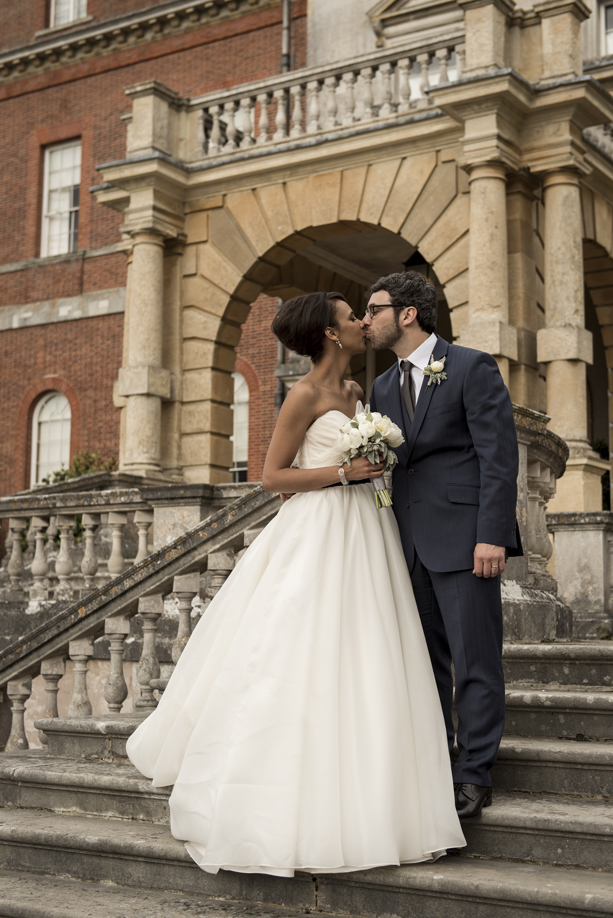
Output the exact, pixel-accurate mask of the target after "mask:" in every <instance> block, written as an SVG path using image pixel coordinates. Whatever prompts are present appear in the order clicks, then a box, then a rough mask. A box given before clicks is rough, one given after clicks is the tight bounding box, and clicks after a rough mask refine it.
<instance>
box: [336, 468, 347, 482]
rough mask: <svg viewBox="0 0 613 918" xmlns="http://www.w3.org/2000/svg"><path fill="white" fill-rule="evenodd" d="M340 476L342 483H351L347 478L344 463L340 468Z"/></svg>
mask: <svg viewBox="0 0 613 918" xmlns="http://www.w3.org/2000/svg"><path fill="white" fill-rule="evenodd" d="M338 477H339V478H340V480H341V484H342V485H348V484H349V482H348V481H347V479H346V478H345V469H344V468H343V466H342V465H341V466H340V468H339V470H338Z"/></svg>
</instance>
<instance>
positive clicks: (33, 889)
mask: <svg viewBox="0 0 613 918" xmlns="http://www.w3.org/2000/svg"><path fill="white" fill-rule="evenodd" d="M305 914H306V911H305V910H304V909H301V910H296V909H287V908H279V907H275V906H266V907H264V906H262V905H259V904H254V903H250V902H247V901H245V900H240V901H233V900H229V899H226V900H220V899H211V898H208V897H204V896H202V895H194V894H189V893H185V892H165V891H163V890H157V889H135V888H130V887H127V886H111V885H109V884H108V883H92V882H88V881H87V880H70V879H67V878H66V877H45V876H38V875H37V874H32V873H23V872H22V871H12V870H0V915H2V918H120V916H121V918H124V916H126V918H127V916H129V918H175V916H184V918H190V916H191V918H302V916H304V915H305Z"/></svg>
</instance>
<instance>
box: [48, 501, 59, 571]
mask: <svg viewBox="0 0 613 918" xmlns="http://www.w3.org/2000/svg"><path fill="white" fill-rule="evenodd" d="M58 532H59V529H58V528H57V516H51V517H49V525H48V527H47V577H48V578H49V584H50V586H51V588H52V589H55V587H56V586H57V582H58V579H57V574H56V572H55V564H56V561H57V556H58V547H57V545H56V544H55V540H56V537H57V534H58Z"/></svg>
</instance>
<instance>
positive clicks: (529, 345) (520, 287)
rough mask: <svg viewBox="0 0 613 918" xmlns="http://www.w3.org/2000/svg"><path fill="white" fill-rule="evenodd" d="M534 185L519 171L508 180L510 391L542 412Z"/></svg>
mask: <svg viewBox="0 0 613 918" xmlns="http://www.w3.org/2000/svg"><path fill="white" fill-rule="evenodd" d="M533 187H534V183H533V180H531V179H530V178H528V176H524V175H520V174H515V175H512V176H510V177H509V180H508V182H507V237H508V259H507V265H508V274H509V322H510V324H511V325H512V326H513V327H514V328H516V329H517V363H514V364H511V366H510V367H509V390H510V392H511V401H512V402H513V403H514V404H516V405H524V406H525V407H526V408H532V409H533V410H534V411H542V410H544V409H545V393H544V391H543V389H544V385H543V381H542V380H541V379H539V375H538V364H537V361H536V332H537V328H538V318H537V306H536V264H535V253H534V226H533V216H532V215H533V204H534V194H533Z"/></svg>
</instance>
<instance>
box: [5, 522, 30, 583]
mask: <svg viewBox="0 0 613 918" xmlns="http://www.w3.org/2000/svg"><path fill="white" fill-rule="evenodd" d="M27 525H28V523H27V520H21V519H10V520H9V532H10V538H11V539H12V550H11V559H10V561H9V563H8V573H9V577H10V578H11V587H10V588H11V590H19V591H21V590H23V575H24V573H25V571H24V567H23V557H22V550H21V539H22V537H23V532H24V529H25V528H26V526H27Z"/></svg>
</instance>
